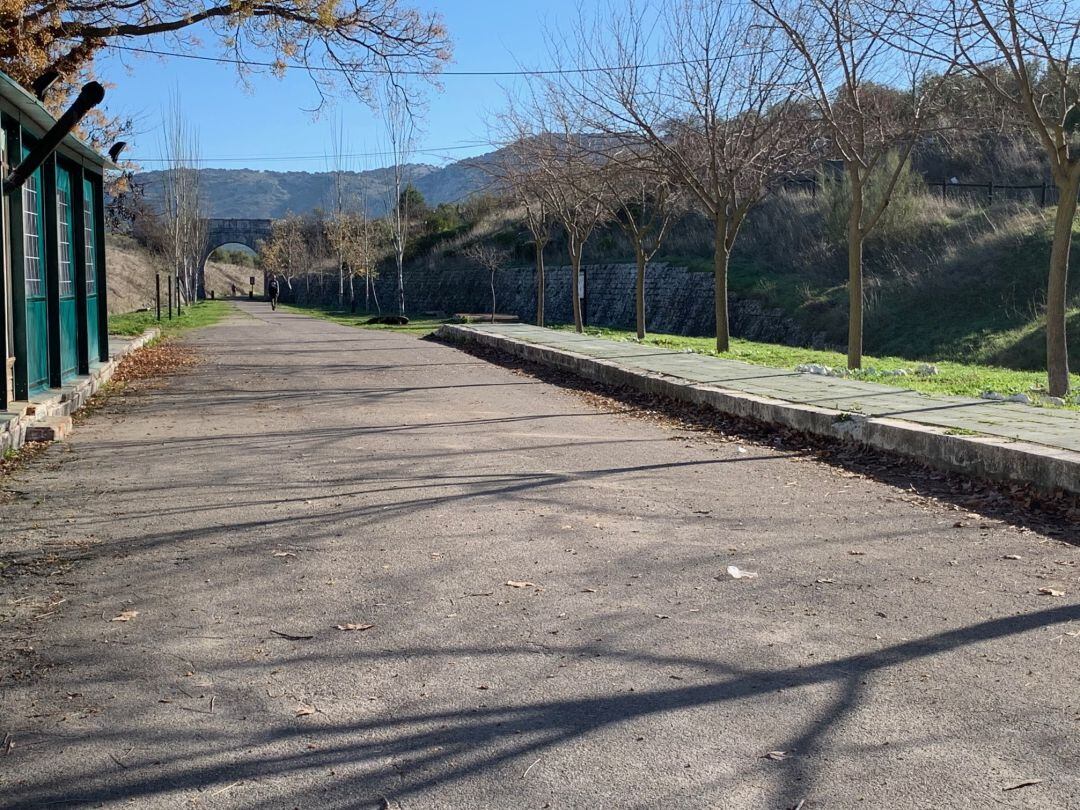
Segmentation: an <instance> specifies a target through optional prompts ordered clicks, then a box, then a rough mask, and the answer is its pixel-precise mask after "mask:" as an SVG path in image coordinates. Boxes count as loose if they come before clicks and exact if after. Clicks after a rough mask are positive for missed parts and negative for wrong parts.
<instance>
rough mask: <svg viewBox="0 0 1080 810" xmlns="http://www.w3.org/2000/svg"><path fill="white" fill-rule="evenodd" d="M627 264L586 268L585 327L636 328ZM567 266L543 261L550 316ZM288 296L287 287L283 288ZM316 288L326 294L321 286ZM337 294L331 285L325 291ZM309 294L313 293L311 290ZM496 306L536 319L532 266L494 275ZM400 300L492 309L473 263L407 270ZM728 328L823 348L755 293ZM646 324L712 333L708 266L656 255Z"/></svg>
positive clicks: (385, 279) (390, 297)
mask: <svg viewBox="0 0 1080 810" xmlns="http://www.w3.org/2000/svg"><path fill="white" fill-rule="evenodd" d="M636 272H637V268H636V267H635V266H634V265H633V264H595V265H588V266H587V267H585V268H584V274H585V299H586V301H585V304H586V306H585V312H584V316H585V321H586V323H587V324H588V325H591V326H608V327H613V328H619V329H633V328H634V284H635V281H634V280H635V277H636ZM570 276H571V273H570V268H569V267H567V266H555V267H549V268H547V272H546V279H545V281H546V295H545V296H544V298H545V305H544V308H545V315H546V319H547V321H548V322H549V323H569V322H571V321H572V320H573V314H572V301H571V298H570ZM293 286H294V290H295V293H294V298H293V300H296V301H298V302H300V303H330V302H331V300H326V301H318V300H315V301H312V300H309V301H304V300H303V288H304V284H303V283H302V282H301V281H297V280H294V281H293ZM376 289H377V292H378V296H379V301H380V302H381V304H382V308H383V311H384V312H392V311H394V306H395V304H394V302H395V301H396V295H397V292H396V290H397V283H396V278H395V274H394V272H393V271H392V270H389V271H384V272H383V273H382V275H381V276H380V277H379V279H378V281H377V282H376ZM283 295H284V297H285V299H286V300H290V297H289V294H288V291H283ZM322 295H324V296H325V295H326V294H325V293H323V294H322ZM330 295H331V296H332V300H336V295H337V292H336V287H335V289H334V290H333V291H332V292H331V293H330ZM313 297H314V296H313ZM495 297H496V308H497V309H498V311H499V312H501V313H506V314H512V315H516V316H517V317H518V318H519V319H520V320H521V321H523V322H527V323H532V322H534V320H535V318H536V272H535V269H534V268H533V267H531V266H525V267H513V268H510V269H507V270H504V271H502V272H500V273H498V274H497V275H496V280H495ZM405 304H406V308H407V309H408V311H409V312H417V313H419V312H445V313H449V314H453V313H457V312H468V313H483V312H490V311H491V287H490V278H489V276H488V274H487V273H486V272H485V271H483V270H480V269H478V268H475V267H461V266H455V265H452V264H451V263H449V262H441V263H440V262H435V261H434V260H429V261H427V262H425V263H424V264H423V265H422V266H411V267H407V268H406V269H405ZM729 313H730V319H731V331H732V334H733V335H735V336H737V337H745V338H748V339H752V340H766V341H770V342H775V343H786V344H789V345H799V346H811V347H815V348H819V347H824V345H825V338H824V335H823V334H811V333H810V332H808V331H806V330H805V329H803V328H801V327H800V326H799V325H798V324H797V323H795V321H794V320H793V319H792V318H790V317H789V316H788V315H787V314H786V313H785V312H784V311H783V310H780V309H766V308H764V307H762V305H761V304H760V302H758V301H755V300H753V299H739V298H732V299H731V300H730V301H729ZM645 314H646V326H647V328H648V329H649V330H650V331H653V332H662V333H669V334H675V335H712V334H715V332H714V329H715V319H714V316H713V277H712V274H711V273H703V272H696V271H691V270H687V269H686V268H685V267H681V266H678V265H670V264H666V263H663V262H657V263H655V264H652V265H650V267H649V271H648V274H647V275H646V277H645Z"/></svg>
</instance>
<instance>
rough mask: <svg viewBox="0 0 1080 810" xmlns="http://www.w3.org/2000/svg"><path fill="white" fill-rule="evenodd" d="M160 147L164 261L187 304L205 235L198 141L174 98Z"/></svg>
mask: <svg viewBox="0 0 1080 810" xmlns="http://www.w3.org/2000/svg"><path fill="white" fill-rule="evenodd" d="M163 147H164V151H165V154H166V155H167V156H168V160H169V163H168V168H167V169H166V170H165V171H164V172H163V173H162V181H163V184H164V189H163V192H164V193H163V206H162V208H163V210H162V215H163V216H162V218H163V220H164V225H165V230H166V232H167V234H168V236H167V243H166V260H167V264H168V266H169V268H170V273H171V274H172V275H173V277H174V279H175V281H176V288H177V294H178V296H182V297H183V299H184V300H185V301H186V302H188V303H190V302H191V301H193V300H194V299H195V297H196V294H197V285H198V272H199V265H200V263H201V262H202V260H203V258H204V257H203V255H202V251H203V249H204V243H205V241H206V234H205V222H204V221H203V219H202V215H201V208H200V200H199V137H198V133H197V132H196V131H195V129H194V127H192V125H191V123H190V120H189V119H188V118H187V116H185V115H184V112H183V109H182V105H181V102H180V99H179V96H177V95H173V96H172V97H171V99H170V106H169V110H168V111H167V113H166V114H165V121H164V127H163ZM179 300H180V299H179V298H178V299H177V301H178V302H179Z"/></svg>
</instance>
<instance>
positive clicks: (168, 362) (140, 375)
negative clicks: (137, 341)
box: [112, 340, 198, 383]
mask: <svg viewBox="0 0 1080 810" xmlns="http://www.w3.org/2000/svg"><path fill="white" fill-rule="evenodd" d="M197 362H198V358H197V356H196V354H195V352H194V350H192V349H191V348H190V347H187V346H183V345H181V344H179V343H174V342H173V341H171V340H161V341H158V342H157V343H154V344H152V345H150V346H144V347H143V348H141V349H138V350H137V351H134V352H132V353H131V354H129V355H127V356H126V357H124V359H122V360H121V361H120V365H118V366H117V367H116V371H115V373H114V374H113V376H112V380H113V382H117V383H130V382H135V381H137V380H148V379H152V378H154V377H166V376H170V375H172V374H177V373H179V372H181V371H184V370H185V369H189V368H191V367H192V366H194V365H195V364H196V363H197Z"/></svg>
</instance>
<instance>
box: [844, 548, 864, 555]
mask: <svg viewBox="0 0 1080 810" xmlns="http://www.w3.org/2000/svg"><path fill="white" fill-rule="evenodd" d="M848 554H850V555H851V556H852V557H862V556H864V555H865V554H866V552H865V551H855V550H854V549H852V550H850V551H848Z"/></svg>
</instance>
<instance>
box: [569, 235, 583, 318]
mask: <svg viewBox="0 0 1080 810" xmlns="http://www.w3.org/2000/svg"><path fill="white" fill-rule="evenodd" d="M580 278H581V251H580V250H579V249H576V248H575V246H574V243H573V241H571V242H570V300H571V303H572V304H573V310H574V331H575V332H577V333H579V334H580V333H581V332H582V331H584V330H583V323H582V320H581V296H580V295H578V284H579V283H580V282H579V281H578V279H580Z"/></svg>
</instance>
